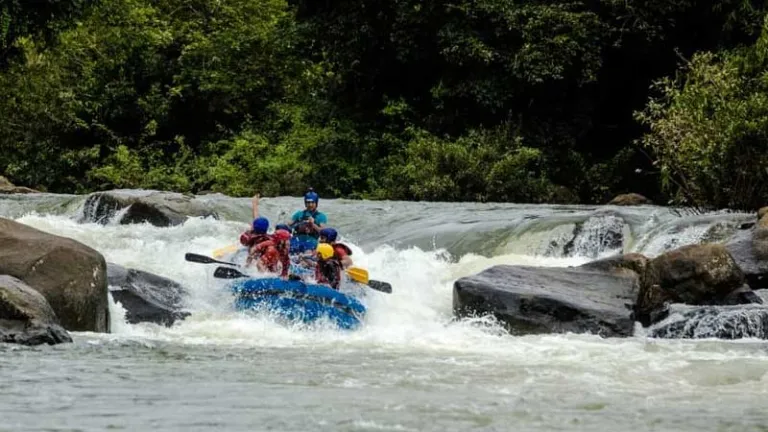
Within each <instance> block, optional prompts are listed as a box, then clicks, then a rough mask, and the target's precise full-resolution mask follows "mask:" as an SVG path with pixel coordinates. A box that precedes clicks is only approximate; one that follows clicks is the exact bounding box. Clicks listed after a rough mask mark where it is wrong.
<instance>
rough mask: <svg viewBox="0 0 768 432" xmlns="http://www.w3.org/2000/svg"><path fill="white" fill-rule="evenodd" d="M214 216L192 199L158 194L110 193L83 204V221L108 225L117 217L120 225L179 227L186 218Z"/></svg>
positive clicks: (203, 204)
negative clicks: (139, 224)
mask: <svg viewBox="0 0 768 432" xmlns="http://www.w3.org/2000/svg"><path fill="white" fill-rule="evenodd" d="M208 216H211V217H216V218H218V215H217V214H216V212H215V211H214V210H213V209H212V208H210V207H209V205H208V204H207V203H205V202H203V201H200V200H197V199H196V198H195V197H194V196H189V195H184V194H179V193H173V192H159V191H125V190H114V191H109V192H97V193H93V194H91V195H90V196H89V197H88V198H87V199H86V201H85V203H84V204H83V216H82V218H81V221H83V222H98V223H103V224H106V223H109V222H110V221H112V219H114V218H115V217H119V218H120V220H119V223H120V224H123V225H127V224H134V223H144V222H147V223H150V224H152V225H155V226H160V227H166V226H174V225H180V224H182V223H184V221H186V220H187V218H188V217H208Z"/></svg>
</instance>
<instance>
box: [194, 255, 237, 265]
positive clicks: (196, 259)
mask: <svg viewBox="0 0 768 432" xmlns="http://www.w3.org/2000/svg"><path fill="white" fill-rule="evenodd" d="M184 259H185V260H187V261H190V262H196V263H200V264H226V265H231V266H235V267H239V266H238V265H237V264H234V263H231V262H226V261H219V260H215V259H213V258H211V257H207V256H205V255H198V254H193V253H189V252H187V253H186V255H184Z"/></svg>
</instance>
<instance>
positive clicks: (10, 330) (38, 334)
mask: <svg viewBox="0 0 768 432" xmlns="http://www.w3.org/2000/svg"><path fill="white" fill-rule="evenodd" d="M58 321H59V320H58V318H57V317H56V313H54V312H53V309H51V306H50V305H49V304H48V302H47V301H46V300H45V297H43V296H42V295H41V294H40V293H39V292H37V291H35V290H34V289H32V288H30V287H29V286H28V285H26V284H25V283H24V282H22V281H20V280H18V279H16V278H15V277H12V276H8V275H0V342H6V343H17V344H23V345H40V344H49V345H53V344H58V343H62V342H72V338H71V337H70V336H69V334H68V333H67V331H66V330H64V329H63V328H62V327H61V326H60V325H59V322H58Z"/></svg>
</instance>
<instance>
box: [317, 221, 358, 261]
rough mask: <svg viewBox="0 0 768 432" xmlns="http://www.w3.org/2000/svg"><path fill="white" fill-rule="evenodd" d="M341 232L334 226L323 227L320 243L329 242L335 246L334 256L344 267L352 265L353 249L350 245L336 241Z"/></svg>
mask: <svg viewBox="0 0 768 432" xmlns="http://www.w3.org/2000/svg"><path fill="white" fill-rule="evenodd" d="M338 236H339V233H338V232H336V230H335V229H333V228H323V229H321V230H320V238H319V240H320V243H328V244H329V245H331V247H333V257H334V258H335V259H337V260H339V262H340V263H341V265H342V267H343V268H349V267H352V258H350V255H352V249H350V248H349V246H347V245H345V244H343V243H339V242H337V241H336V238H338Z"/></svg>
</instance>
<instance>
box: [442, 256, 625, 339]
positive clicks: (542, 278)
mask: <svg viewBox="0 0 768 432" xmlns="http://www.w3.org/2000/svg"><path fill="white" fill-rule="evenodd" d="M608 267H609V266H608V265H606V268H608ZM638 290H639V276H638V275H637V274H636V273H635V272H634V271H632V270H628V269H619V268H617V269H614V270H611V271H603V270H598V269H595V268H585V267H581V268H580V267H576V268H552V267H524V266H507V265H502V266H495V267H491V268H489V269H487V270H484V271H482V272H480V273H478V274H476V275H472V276H468V277H464V278H461V279H459V280H457V281H456V282H455V283H454V287H453V309H454V312H455V314H456V315H457V316H459V317H467V316H474V315H485V314H492V315H493V316H495V317H496V318H497V319H499V320H500V321H501V322H502V323H504V325H505V326H506V328H507V329H508V330H509V331H510V332H511V333H513V334H529V333H563V332H575V333H593V334H599V335H602V336H605V337H610V336H630V335H631V334H632V330H633V326H634V321H633V319H632V308H633V305H634V302H635V298H636V297H637V293H638Z"/></svg>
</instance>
